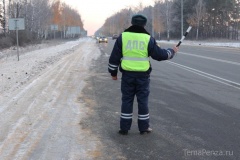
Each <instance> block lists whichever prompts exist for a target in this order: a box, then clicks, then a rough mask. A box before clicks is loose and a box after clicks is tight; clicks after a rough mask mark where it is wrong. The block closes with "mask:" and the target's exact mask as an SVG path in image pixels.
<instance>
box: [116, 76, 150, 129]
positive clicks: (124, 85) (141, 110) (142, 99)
mask: <svg viewBox="0 0 240 160" xmlns="http://www.w3.org/2000/svg"><path fill="white" fill-rule="evenodd" d="M149 83H150V76H149V75H146V76H139V75H130V74H127V73H123V74H122V82H121V91H122V106H121V117H120V129H121V130H124V131H128V130H130V128H131V124H132V117H133V102H134V97H135V95H136V97H137V102H138V128H139V131H145V130H147V129H148V127H149V111H148V96H149Z"/></svg>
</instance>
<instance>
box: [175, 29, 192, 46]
mask: <svg viewBox="0 0 240 160" xmlns="http://www.w3.org/2000/svg"><path fill="white" fill-rule="evenodd" d="M191 29H192V26H189V27H188V29H187V31H186V32H185V34H184V35H183V36H182V39H181V40H180V41H179V42H178V44H177V46H176V47H179V46H180V44H181V43H182V42H183V40H184V39H185V37H186V36H187V35H188V33H189V32H190V30H191Z"/></svg>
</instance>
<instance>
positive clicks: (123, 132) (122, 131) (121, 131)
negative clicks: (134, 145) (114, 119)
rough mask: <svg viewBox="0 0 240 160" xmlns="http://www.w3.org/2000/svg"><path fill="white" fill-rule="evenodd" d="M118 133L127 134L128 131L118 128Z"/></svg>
mask: <svg viewBox="0 0 240 160" xmlns="http://www.w3.org/2000/svg"><path fill="white" fill-rule="evenodd" d="M118 133H119V134H121V135H127V134H128V131H124V130H121V129H120V130H119V131H118Z"/></svg>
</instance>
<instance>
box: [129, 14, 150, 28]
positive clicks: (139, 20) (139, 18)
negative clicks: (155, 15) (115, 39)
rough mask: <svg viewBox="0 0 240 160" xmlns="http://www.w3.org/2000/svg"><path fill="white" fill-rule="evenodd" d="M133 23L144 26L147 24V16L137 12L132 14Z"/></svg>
mask: <svg viewBox="0 0 240 160" xmlns="http://www.w3.org/2000/svg"><path fill="white" fill-rule="evenodd" d="M131 23H132V25H137V26H142V27H144V26H145V25H146V24H147V18H146V17H145V16H144V15H141V14H136V15H134V16H132V22H131Z"/></svg>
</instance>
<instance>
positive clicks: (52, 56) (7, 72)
mask: <svg viewBox="0 0 240 160" xmlns="http://www.w3.org/2000/svg"><path fill="white" fill-rule="evenodd" d="M81 41H84V39H79V40H76V41H70V42H66V43H63V44H59V45H56V46H51V47H47V46H45V47H44V48H42V49H39V50H34V51H30V52H27V51H28V50H29V49H25V50H26V51H25V52H24V49H23V50H22V51H20V61H17V56H16V55H13V54H11V55H10V56H4V57H3V58H1V59H0V80H1V81H0V82H1V85H0V93H1V94H0V100H1V96H2V95H3V94H4V95H5V96H7V95H8V93H11V92H12V91H13V90H14V89H16V88H18V87H19V86H20V85H23V84H25V83H26V82H27V81H29V80H30V79H31V78H32V77H34V76H36V75H37V74H38V73H40V72H41V71H42V70H43V69H45V68H47V67H48V66H49V65H51V64H53V63H54V62H56V61H58V60H59V59H60V58H61V56H63V55H65V54H68V53H71V52H72V51H73V50H74V47H75V46H77V45H78V44H80V43H81ZM33 47H34V48H35V46H33ZM39 47H40V46H39ZM30 50H31V49H30ZM5 51H6V52H9V50H5ZM2 54H5V55H6V54H7V53H5V52H4V51H3V52H2Z"/></svg>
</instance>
